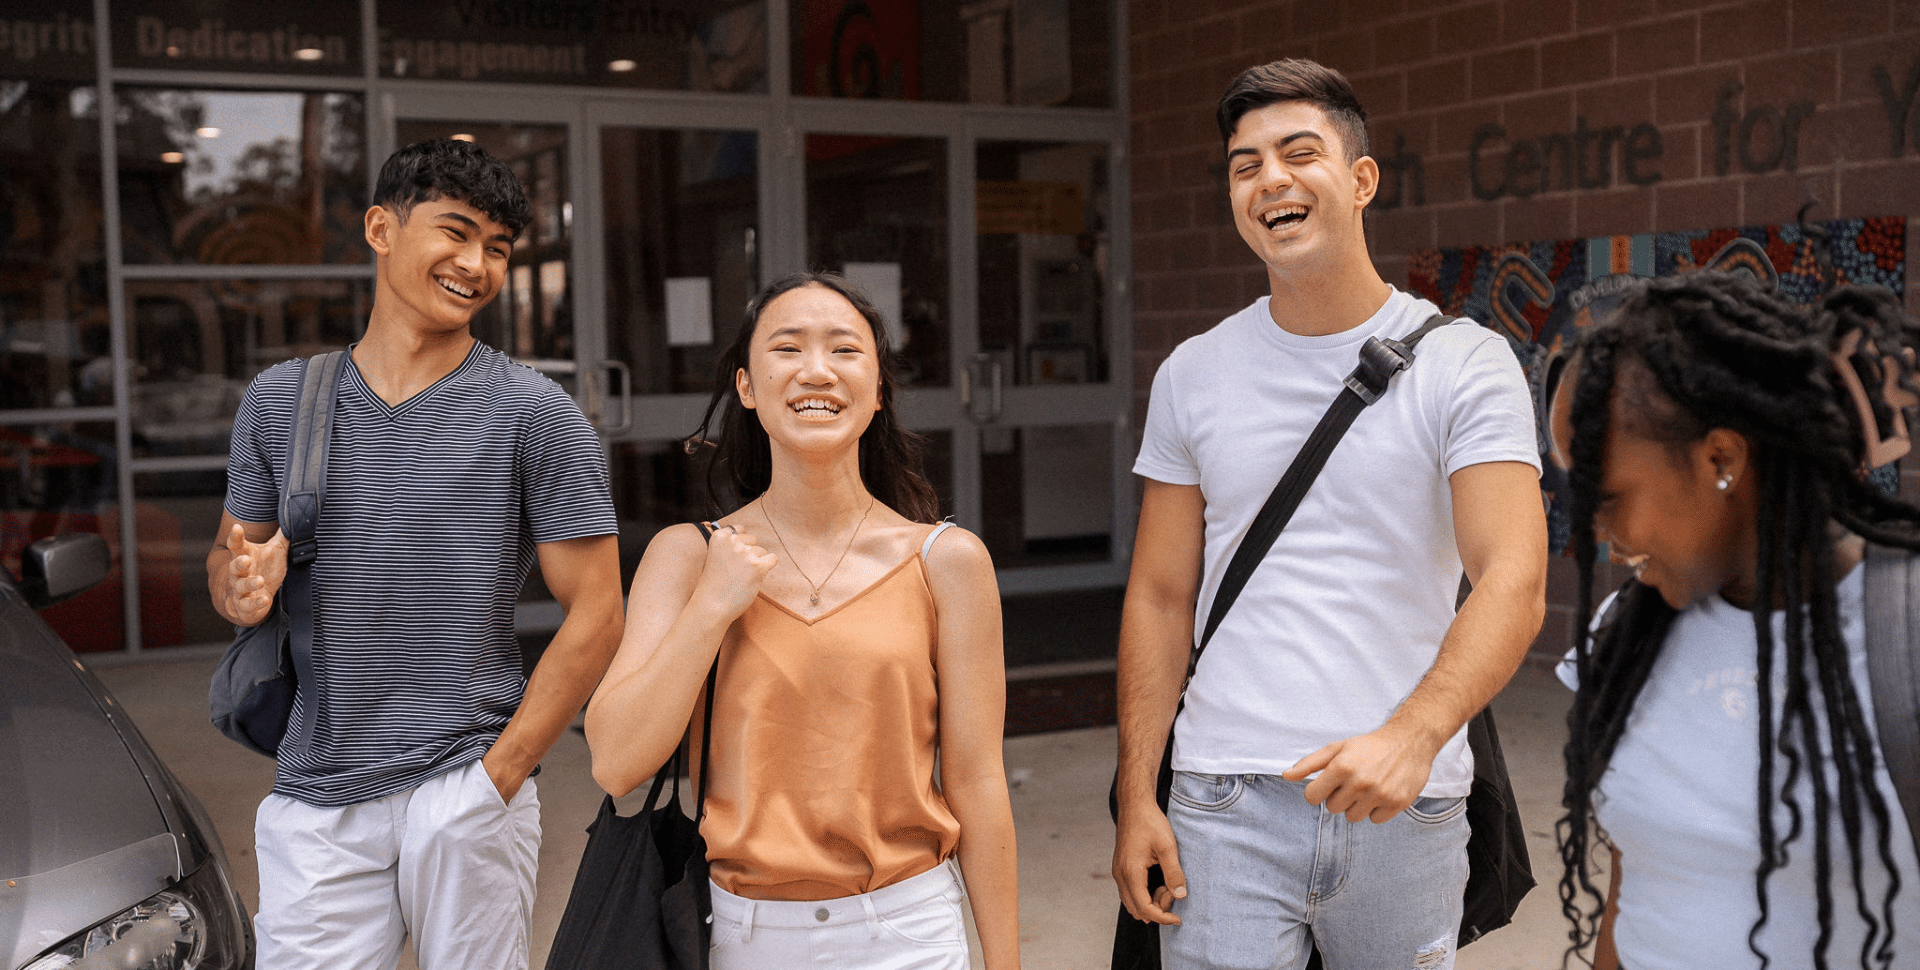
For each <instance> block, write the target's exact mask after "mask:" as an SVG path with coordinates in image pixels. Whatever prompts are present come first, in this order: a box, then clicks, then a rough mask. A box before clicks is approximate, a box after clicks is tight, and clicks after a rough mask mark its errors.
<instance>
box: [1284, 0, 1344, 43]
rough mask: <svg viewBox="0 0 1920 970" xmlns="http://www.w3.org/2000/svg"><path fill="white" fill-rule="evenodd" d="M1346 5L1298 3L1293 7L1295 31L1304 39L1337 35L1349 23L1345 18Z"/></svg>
mask: <svg viewBox="0 0 1920 970" xmlns="http://www.w3.org/2000/svg"><path fill="white" fill-rule="evenodd" d="M1346 6H1347V5H1346V4H1344V3H1319V2H1307V3H1298V4H1295V5H1294V7H1293V29H1294V30H1296V31H1299V32H1300V34H1301V35H1302V36H1304V37H1314V38H1318V37H1323V36H1326V35H1327V34H1331V33H1335V32H1337V31H1339V30H1340V29H1341V28H1343V27H1345V26H1347V24H1348V23H1350V22H1354V23H1357V22H1358V21H1348V20H1347V19H1346V17H1345V16H1344V13H1345V12H1346Z"/></svg>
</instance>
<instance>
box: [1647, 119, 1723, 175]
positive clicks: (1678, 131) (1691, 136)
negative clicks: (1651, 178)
mask: <svg viewBox="0 0 1920 970" xmlns="http://www.w3.org/2000/svg"><path fill="white" fill-rule="evenodd" d="M1660 147H1661V149H1662V151H1661V153H1660V161H1659V165H1658V170H1659V172H1660V181H1661V182H1684V181H1687V180H1688V179H1696V178H1699V177H1700V173H1701V172H1702V171H1704V169H1703V168H1702V167H1701V165H1702V163H1701V160H1700V129H1699V128H1698V127H1696V126H1693V125H1681V126H1678V127H1676V126H1672V125H1665V126H1662V127H1661V129H1660ZM1709 164H1710V163H1709Z"/></svg>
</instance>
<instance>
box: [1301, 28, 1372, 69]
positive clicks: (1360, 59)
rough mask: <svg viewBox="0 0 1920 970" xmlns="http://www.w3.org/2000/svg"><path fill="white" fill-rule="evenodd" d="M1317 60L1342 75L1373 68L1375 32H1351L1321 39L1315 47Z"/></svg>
mask: <svg viewBox="0 0 1920 970" xmlns="http://www.w3.org/2000/svg"><path fill="white" fill-rule="evenodd" d="M1314 52H1315V55H1316V56H1315V58H1314V59H1315V60H1317V61H1319V62H1320V63H1322V64H1325V65H1326V66H1328V67H1331V68H1333V69H1334V70H1336V71H1339V72H1341V73H1342V74H1354V73H1357V72H1360V71H1366V70H1370V69H1372V67H1373V31H1371V30H1349V31H1346V32H1344V33H1339V34H1330V35H1327V36H1325V37H1322V38H1320V41H1319V43H1318V44H1317V45H1315V47H1314Z"/></svg>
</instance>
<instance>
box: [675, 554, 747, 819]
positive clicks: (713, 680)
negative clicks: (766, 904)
mask: <svg viewBox="0 0 1920 970" xmlns="http://www.w3.org/2000/svg"><path fill="white" fill-rule="evenodd" d="M694 525H695V526H696V527H698V528H699V529H700V538H701V539H702V540H703V541H705V542H712V541H713V531H714V530H713V529H712V528H711V527H710V526H709V525H708V524H707V523H705V522H695V523H694ZM727 528H729V529H731V528H733V527H732V526H728V527H727ZM719 680H720V655H719V654H714V657H713V666H712V667H710V668H708V669H707V703H706V713H705V715H704V717H703V720H702V721H701V727H700V777H699V778H696V779H694V783H693V797H694V804H695V805H696V806H697V807H696V808H695V810H694V813H693V819H694V821H696V822H697V821H699V820H701V819H703V818H706V817H707V762H708V761H709V760H710V759H709V757H708V756H709V755H711V754H712V753H713V689H714V686H715V684H717V683H718V682H719ZM675 756H676V757H678V752H676V753H675ZM668 763H669V764H671V763H672V762H668ZM676 784H678V782H676ZM674 795H675V797H678V796H679V789H677V788H676V789H675V790H674Z"/></svg>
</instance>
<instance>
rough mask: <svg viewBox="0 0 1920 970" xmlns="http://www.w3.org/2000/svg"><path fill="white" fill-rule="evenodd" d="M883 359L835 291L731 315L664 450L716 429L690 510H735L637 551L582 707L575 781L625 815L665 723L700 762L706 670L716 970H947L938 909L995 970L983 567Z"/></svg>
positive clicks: (995, 636)
mask: <svg viewBox="0 0 1920 970" xmlns="http://www.w3.org/2000/svg"><path fill="white" fill-rule="evenodd" d="M887 359H888V358H887V334H886V330H885V329H884V328H883V327H882V325H881V320H880V314H879V311H878V310H876V309H875V308H874V306H873V304H872V303H871V302H869V301H868V300H867V298H866V297H864V296H862V295H861V294H860V292H859V291H858V290H856V289H854V288H853V286H852V285H851V284H849V283H848V282H847V281H846V280H845V279H844V278H843V277H840V276H838V275H834V274H797V275H794V276H789V277H786V278H784V279H782V280H780V281H779V282H776V283H774V284H773V285H772V286H770V287H768V288H767V289H766V290H765V291H764V292H762V293H761V294H760V295H759V296H758V297H757V298H755V299H754V301H753V302H752V303H751V304H749V306H748V308H747V317H746V321H745V323H744V325H743V326H742V328H741V330H740V333H739V336H738V337H737V338H736V339H735V340H734V342H733V344H732V345H731V346H730V347H728V348H727V350H726V352H725V353H724V354H723V355H722V356H721V358H720V360H719V363H718V373H717V378H718V379H717V381H716V391H715V393H714V397H713V400H712V401H711V403H710V404H709V406H708V408H707V414H706V418H705V419H703V420H702V422H701V427H700V430H699V432H698V433H696V434H695V435H694V436H693V438H691V439H689V440H690V441H694V442H704V441H705V438H706V435H707V432H708V428H709V426H710V425H711V423H712V420H713V415H714V412H715V410H716V409H719V410H720V411H721V425H720V435H719V441H718V443H717V449H718V450H717V453H716V455H715V457H714V462H715V464H714V465H712V466H710V473H709V477H708V488H709V494H710V497H712V498H713V500H714V503H715V509H716V511H717V510H718V509H719V508H721V507H723V506H722V505H721V499H720V497H719V490H718V489H716V488H715V487H714V479H713V476H714V475H715V474H724V476H725V477H726V479H727V481H728V484H729V485H730V486H731V491H732V492H733V493H734V496H735V498H736V500H737V501H739V502H744V503H745V504H743V505H739V506H738V507H737V508H735V509H734V510H733V511H732V512H731V513H729V514H727V515H725V516H722V517H720V518H719V519H718V520H717V521H716V522H714V523H703V524H701V525H699V526H696V525H694V524H691V523H689V524H684V525H676V526H672V527H670V528H667V529H665V530H662V531H661V532H660V533H659V534H658V535H657V536H655V537H654V539H653V541H652V543H651V544H650V545H649V546H648V547H647V552H646V555H645V557H644V558H643V559H642V560H641V562H640V566H639V568H638V569H637V570H636V571H635V573H634V578H633V588H632V593H631V597H630V598H629V600H628V606H627V610H628V612H627V628H626V634H625V636H624V638H623V639H622V641H621V644H620V652H619V654H618V655H617V656H616V657H615V658H614V661H613V666H612V668H611V669H610V670H608V672H607V677H606V679H605V681H603V682H602V684H601V686H600V689H599V691H598V692H597V693H595V695H594V698H593V702H592V703H591V704H590V705H589V706H588V708H587V722H586V730H587V742H588V744H589V745H590V746H591V748H592V751H593V773H594V778H595V779H596V780H597V781H599V782H600V784H601V786H602V787H604V788H606V790H607V791H609V792H611V793H613V794H615V795H620V794H625V793H626V792H628V791H631V790H632V789H633V788H634V787H635V786H637V785H639V784H641V783H642V782H644V781H646V780H647V779H648V778H650V777H652V776H653V774H654V773H655V772H657V771H658V770H659V769H660V767H661V765H662V764H664V763H665V762H666V760H667V758H668V756H669V755H670V754H671V753H672V752H673V749H674V747H675V746H676V745H677V744H678V743H679V741H680V738H681V736H682V734H684V733H685V732H686V731H687V730H688V727H689V723H691V724H692V725H693V730H694V733H695V742H694V743H695V747H694V748H693V750H694V751H695V752H698V751H699V750H700V749H699V746H698V745H699V741H698V738H699V731H700V719H699V718H698V717H696V712H699V711H701V710H703V708H702V707H701V706H700V704H699V702H700V700H701V698H702V695H703V689H702V688H703V685H704V683H705V681H706V677H707V672H708V670H709V668H710V667H712V666H713V665H714V664H715V662H716V659H715V658H716V657H717V658H718V665H719V673H718V681H717V686H716V687H715V690H714V704H713V738H712V766H711V770H710V773H709V785H710V787H709V790H708V792H707V797H706V811H707V814H706V818H705V821H704V822H703V823H702V826H701V833H702V834H703V835H704V836H705V838H706V841H707V857H708V859H709V861H710V863H711V869H712V881H713V902H714V920H713V947H712V962H713V966H714V967H715V968H716V970H737V968H764V970H788V968H792V967H799V966H814V965H825V966H832V967H852V968H872V970H892V968H903V970H904V968H927V970H964V968H965V967H966V966H967V962H968V947H967V937H966V928H965V923H964V918H963V917H962V914H961V910H960V902H961V900H962V899H963V898H970V900H971V905H972V909H973V915H974V922H975V924H976V925H977V926H978V928H979V934H980V944H981V950H982V953H983V956H984V957H985V962H986V965H987V966H988V967H991V968H994V970H1017V968H1018V967H1019V965H1020V950H1019V945H1020V944H1019V924H1018V891H1017V887H1016V883H1017V876H1018V873H1017V869H1016V865H1015V858H1014V833H1013V814H1012V809H1011V806H1010V803H1009V799H1008V794H1007V783H1006V775H1005V769H1004V767H1003V764H1002V761H1001V737H1002V728H1003V723H1004V717H1005V708H1006V684H1005V672H1004V669H1003V660H1002V655H1001V640H1000V600H999V592H998V587H997V585H996V582H995V578H994V572H993V563H992V561H991V560H990V559H989V558H988V555H987V550H986V547H985V546H984V545H982V544H981V542H980V540H979V539H977V538H975V537H974V536H973V535H972V534H970V533H968V532H966V531H964V530H962V529H957V528H949V527H947V526H945V525H940V524H936V523H937V521H938V513H937V510H936V500H935V496H934V492H933V488H932V487H931V486H930V485H928V483H927V481H926V479H925V478H923V477H922V476H921V473H920V465H919V449H920V444H921V439H920V438H919V437H918V436H917V435H914V434H912V433H911V432H909V431H908V430H906V429H905V428H904V427H902V426H901V425H900V424H899V420H898V416H897V414H896V412H895V410H894V404H893V395H894V385H893V379H892V376H891V374H890V373H889V371H888V367H887ZM936 764H937V770H936ZM696 770H697V769H696ZM955 863H957V865H958V871H957V872H956V868H955ZM961 873H964V875H965V879H966V884H965V889H964V890H963V889H962V887H961V884H960V882H959V878H958V876H959V874H961Z"/></svg>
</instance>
